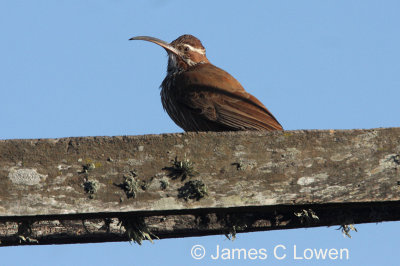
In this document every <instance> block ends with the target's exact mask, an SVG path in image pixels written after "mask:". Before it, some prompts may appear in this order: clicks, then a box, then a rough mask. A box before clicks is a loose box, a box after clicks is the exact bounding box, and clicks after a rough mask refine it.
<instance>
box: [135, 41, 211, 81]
mask: <svg viewBox="0 0 400 266" xmlns="http://www.w3.org/2000/svg"><path fill="white" fill-rule="evenodd" d="M129 40H143V41H148V42H152V43H155V44H158V45H160V46H161V47H163V48H164V49H165V50H166V51H167V53H168V70H167V71H168V74H173V73H176V72H180V71H184V70H187V69H188V68H189V67H191V66H195V65H197V64H201V63H208V62H209V61H208V59H207V57H206V49H205V48H204V46H203V45H202V44H201V41H200V40H199V39H197V38H196V37H194V36H193V35H188V34H185V35H182V36H180V37H179V38H177V39H176V40H174V41H173V42H171V43H167V42H165V41H162V40H160V39H157V38H154V37H149V36H137V37H133V38H130V39H129Z"/></svg>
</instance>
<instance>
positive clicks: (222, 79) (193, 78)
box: [176, 64, 282, 130]
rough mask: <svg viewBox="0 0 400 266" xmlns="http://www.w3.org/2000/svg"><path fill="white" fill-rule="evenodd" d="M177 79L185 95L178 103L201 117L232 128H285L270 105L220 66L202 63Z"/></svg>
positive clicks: (182, 93)
mask: <svg viewBox="0 0 400 266" xmlns="http://www.w3.org/2000/svg"><path fill="white" fill-rule="evenodd" d="M176 81H177V82H178V84H177V85H178V86H179V87H180V88H181V95H182V96H181V97H178V103H179V104H182V105H184V106H185V107H186V108H187V109H189V110H190V111H191V112H192V114H193V115H197V116H198V117H199V119H204V120H209V121H212V122H213V123H214V125H215V123H216V124H220V125H221V126H225V127H227V128H231V129H232V130H282V126H281V125H280V124H279V122H278V121H277V120H276V118H275V117H274V116H273V115H272V114H271V113H270V112H269V111H268V109H267V108H266V107H265V106H264V105H263V104H262V103H261V102H260V101H259V100H258V99H257V98H255V97H254V96H252V95H251V94H249V93H247V92H246V91H245V90H244V89H243V87H242V86H241V85H240V83H239V82H238V81H237V80H236V79H234V78H233V77H232V76H231V75H230V74H228V73H227V72H225V71H224V70H222V69H220V68H217V67H215V66H213V65H211V64H200V65H197V66H196V67H194V68H193V69H190V70H188V71H186V72H183V73H181V74H180V75H179V77H178V79H177V80H176ZM188 95H190V97H188ZM203 123H204V122H203Z"/></svg>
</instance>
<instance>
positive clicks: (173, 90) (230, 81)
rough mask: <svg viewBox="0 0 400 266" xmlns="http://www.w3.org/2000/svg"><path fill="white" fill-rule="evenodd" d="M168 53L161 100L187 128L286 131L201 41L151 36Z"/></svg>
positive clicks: (139, 38) (143, 37)
mask: <svg viewBox="0 0 400 266" xmlns="http://www.w3.org/2000/svg"><path fill="white" fill-rule="evenodd" d="M130 40H143V41H149V42H153V43H155V44H158V45H160V46H161V47H163V48H164V49H165V50H166V51H167V53H168V69H167V76H166V77H165V79H164V81H163V82H162V84H161V88H162V89H161V101H162V105H163V107H164V109H165V110H166V111H167V113H168V115H169V116H170V117H171V118H172V120H173V121H174V122H175V123H176V124H177V125H178V126H180V127H181V128H183V129H184V130H185V131H235V130H283V128H282V126H281V125H280V124H279V122H278V121H277V120H276V118H275V117H274V116H273V115H272V114H271V113H270V111H268V109H267V108H266V107H265V106H264V105H263V104H262V103H261V102H260V101H259V100H258V99H257V98H255V97H254V96H253V95H251V94H249V93H247V92H246V91H245V90H244V88H243V87H242V85H240V83H239V82H238V81H237V80H236V79H235V78H234V77H232V76H231V75H230V74H229V73H227V72H225V71H224V70H222V69H220V68H218V67H216V66H214V65H212V64H211V63H210V62H209V61H208V59H207V57H206V50H205V48H204V47H203V45H202V44H201V42H200V40H199V39H197V38H196V37H194V36H192V35H182V36H180V37H179V38H178V39H176V40H175V41H173V42H171V43H167V42H165V41H162V40H160V39H157V38H153V37H148V36H138V37H133V38H131V39H130Z"/></svg>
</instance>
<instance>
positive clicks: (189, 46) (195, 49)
mask: <svg viewBox="0 0 400 266" xmlns="http://www.w3.org/2000/svg"><path fill="white" fill-rule="evenodd" d="M184 46H186V47H188V48H189V49H190V50H191V51H193V52H196V53H199V54H205V53H206V50H205V49H199V48H194V47H192V46H191V45H189V44H184Z"/></svg>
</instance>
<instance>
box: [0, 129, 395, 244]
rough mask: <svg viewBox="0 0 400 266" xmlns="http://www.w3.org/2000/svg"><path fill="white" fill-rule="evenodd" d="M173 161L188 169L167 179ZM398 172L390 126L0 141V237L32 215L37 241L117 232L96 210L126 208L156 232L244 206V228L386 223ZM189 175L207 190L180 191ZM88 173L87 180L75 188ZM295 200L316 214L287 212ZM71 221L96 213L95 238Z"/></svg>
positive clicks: (175, 232)
mask: <svg viewBox="0 0 400 266" xmlns="http://www.w3.org/2000/svg"><path fill="white" fill-rule="evenodd" d="M175 158H177V160H178V161H184V160H189V161H190V162H191V163H193V171H192V172H193V174H194V176H191V177H190V176H189V177H187V178H186V180H182V178H175V179H174V178H173V176H171V171H170V170H168V168H169V169H172V168H173V167H172V165H173V161H174V159H175ZM171 167H172V168H171ZM399 169H400V128H387V129H371V130H311V131H285V132H226V133H185V134H165V135H146V136H123V137H87V138H62V139H39V140H1V141H0V220H1V221H4V223H1V222H0V237H2V239H1V241H2V243H3V244H4V243H10V244H12V243H14V242H12V241H11V240H10V239H11V238H7V237H8V236H10V235H12V234H14V233H16V232H18V229H16V228H17V227H16V225H17V223H18V222H20V221H31V222H32V221H39V220H41V222H36V223H33V224H32V223H31V222H30V224H31V225H32V226H31V227H32V228H30V229H34V228H35V226H36V227H37V230H36V231H35V232H36V237H37V236H38V232H42V234H41V235H40V233H39V235H40V237H41V240H43V241H44V242H43V241H42V243H71V241H72V240H71V238H73V237H72V236H73V235H74V236H75V237H77V235H82V240H81V241H80V242H97V241H102V240H105V241H118V240H122V239H124V238H123V231H121V230H120V227H119V226H114V227H112V226H111V227H107V226H105V227H104V226H103V225H104V223H103V220H101V219H104V218H113V217H114V218H115V217H121V216H124V215H129V214H135V215H142V216H145V217H146V218H145V219H147V220H146V222H147V224H148V225H149V227H150V228H153V229H152V231H156V232H158V233H159V236H161V237H179V236H190V235H206V234H217V233H221V232H226V228H227V227H229V225H227V224H226V221H225V220H224V219H213V218H212V217H214V216H218V215H220V214H221V213H222V214H224V215H225V214H226V213H243V212H244V213H247V214H246V215H244V214H243V215H242V216H243V217H245V216H246V217H252V218H251V219H250V218H249V219H250V220H251V224H253V225H254V226H248V228H247V230H249V231H254V230H266V229H276V228H295V227H304V226H321V225H334V224H343V223H352V222H378V221H386V220H398V219H400V218H399V215H397V214H396V213H399V212H398V209H399V206H400V185H399V184H400V183H399V182H400V170H399ZM132 172H134V173H135V174H132ZM129 176H131V177H133V178H134V180H136V181H137V182H138V185H139V189H138V191H137V193H136V194H135V197H130V198H128V196H127V195H128V194H126V192H124V190H123V189H122V186H121V184H122V183H123V181H124V179H125V178H126V177H129ZM190 180H192V181H193V180H200V181H201V182H202V183H203V184H204V185H205V186H206V187H207V193H208V195H207V196H206V197H204V198H200V199H199V200H196V199H190V198H189V199H186V200H185V199H184V198H182V195H181V194H179V193H180V192H179V191H182V190H180V189H181V188H182V187H184V185H185V184H186V183H187V182H188V181H190ZM88 181H90V182H92V181H93V182H94V183H96V189H94V190H90V189H88V188H87V186H86V189H85V185H87V182H88ZM88 192H94V193H93V194H90V193H88ZM307 208H312V209H313V210H314V211H316V210H317V211H318V212H319V213H320V214H318V213H317V215H318V216H319V218H320V221H319V222H317V223H314V222H313V223H311V224H310V223H309V222H306V223H305V222H304V219H303V222H301V221H300V220H301V219H297V220H296V219H293V217H296V216H295V215H293V213H294V212H300V211H301V210H302V209H307ZM249 210H251V211H250V212H249ZM396 210H397V211H396ZM395 211H396V213H393V212H395ZM339 212H340V213H342V215H339V214H338V213H339ZM257 213H258V214H257ZM262 213H264V214H262ZM321 213H322V214H324V213H325V214H326V215H328V217H322V216H321ZM329 213H330V214H331V215H329ZM333 214H335V215H336V216H338V217H339V218H338V217H336V216H335V217H334V216H333ZM210 215H211V216H210ZM213 215H214V216H213ZM207 216H210V217H211V218H210V217H208V218H204V217H207ZM329 216H330V218H329ZM154 217H158V218H160V217H161V218H160V219H159V220H160V221H161V220H162V221H163V222H159V223H158V222H156V221H158V220H157V219H158V218H157V219H156V218H154ZM184 217H186V218H184ZM94 218H98V219H100V220H99V221H97V220H93V219H94ZM297 218H298V217H297ZM73 219H75V220H74V221H75V222H74V223H75V224H82V222H80V221H81V220H82V219H86V220H87V219H92V220H88V223H89V224H96V221H97V222H98V223H97V226H94V228H98V231H97V233H98V234H99V235H98V237H97V238H96V234H95V233H94V232H92V233H91V236H88V232H89V231H85V230H86V229H87V226H84V227H82V228H83V229H85V228H86V229H85V230H83V229H82V228H81V229H79V230H78V229H76V230H75V231H74V229H71V228H77V227H76V226H75V227H71V228H70V229H68V228H67V227H64V226H63V225H62V223H61V222H60V221H64V220H73ZM204 219H205V220H206V221H208V224H205V225H204V226H203V227H201V228H200V227H199V224H201V223H203V222H204V221H203V220H204ZM295 220H296V221H295ZM151 221H153V222H151ZM221 221H222V222H221ZM260 221H261V222H260ZM277 221H278V222H277ZM282 221H286V222H282ZM54 223H56V224H57V223H60V224H61V225H59V226H56V225H54ZM102 223H103V225H101V224H102ZM52 224H53V225H52ZM110 224H111V225H113V224H116V220H111V223H110ZM248 224H249V223H247V225H248ZM20 225H21V223H20ZM43 226H44V227H43ZM13 228H14V229H13ZM21 228H22V226H20V231H21V230H22V229H21ZM46 228H47V229H46ZM49 228H50V229H49ZM105 228H106V229H105ZM107 228H108V229H107ZM110 228H113V229H112V230H114V231H112V230H111V229H110ZM196 228H197V229H196ZM100 229H101V230H105V231H104V232H102V231H101V230H100ZM13 230H14V231H15V232H14V231H13ZM68 230H70V231H68ZM71 230H72V231H71ZM107 230H108V231H107ZM110 230H111V231H110ZM47 231H50V232H53V236H55V237H53V238H52V233H43V232H47ZM67 231H68V232H69V233H68V232H67ZM20 233H21V232H20ZM111 233H112V234H111ZM61 236H64V238H62V237H61ZM68 236H69V238H68ZM117 236H118V237H119V238H118V237H117ZM40 237H39V238H40ZM90 237H92V238H90ZM46 239H47V240H46ZM49 239H50V240H49ZM68 239H69V240H68ZM125 239H126V238H125ZM7 241H9V242H7ZM10 241H11V242H10ZM46 241H47V242H46ZM39 242H40V241H39ZM78 242H79V241H78Z"/></svg>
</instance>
